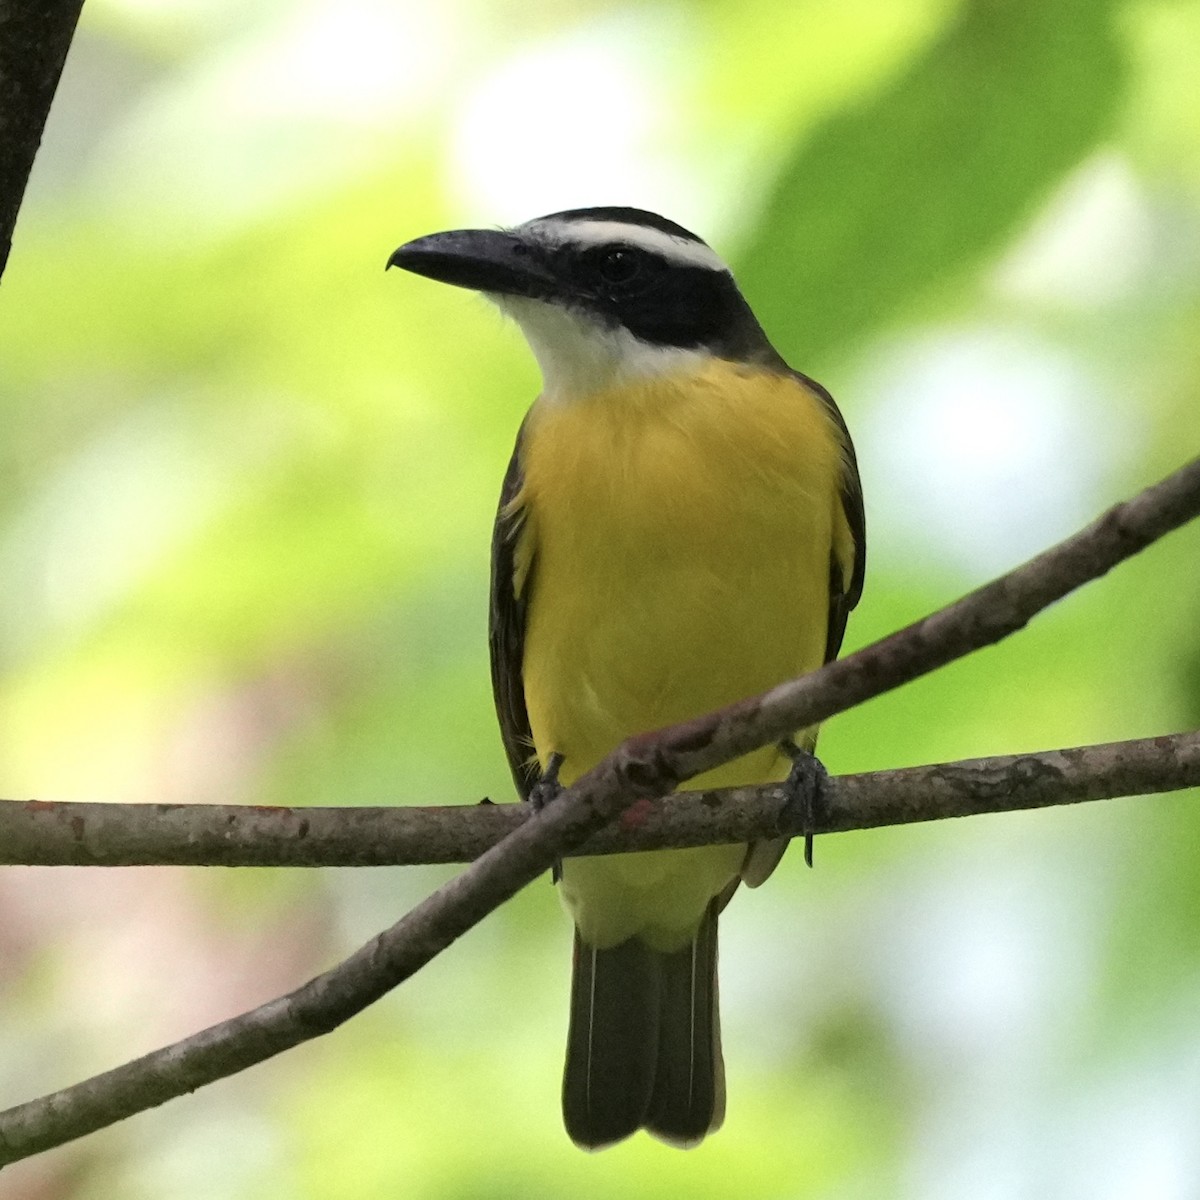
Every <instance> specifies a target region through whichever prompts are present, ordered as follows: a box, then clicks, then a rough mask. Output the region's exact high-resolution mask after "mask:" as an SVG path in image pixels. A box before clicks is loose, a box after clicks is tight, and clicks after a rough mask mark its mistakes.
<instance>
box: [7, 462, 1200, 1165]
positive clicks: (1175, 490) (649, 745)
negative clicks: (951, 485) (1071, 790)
mask: <svg viewBox="0 0 1200 1200" xmlns="http://www.w3.org/2000/svg"><path fill="white" fill-rule="evenodd" d="M1197 513H1200V459H1197V460H1196V461H1194V462H1192V463H1190V464H1189V465H1188V466H1186V467H1183V468H1181V469H1180V470H1178V471H1176V472H1175V473H1174V474H1173V475H1170V476H1168V477H1167V478H1166V479H1165V480H1163V481H1162V482H1161V483H1159V484H1156V485H1155V486H1153V487H1150V488H1147V489H1146V490H1145V491H1144V492H1142V493H1140V494H1139V495H1138V496H1136V497H1134V498H1133V499H1132V500H1129V501H1127V502H1126V503H1124V504H1119V505H1117V506H1116V507H1115V508H1113V509H1110V510H1109V512H1107V513H1106V514H1105V515H1104V516H1103V517H1101V518H1100V519H1099V520H1098V521H1096V522H1094V523H1093V524H1092V525H1090V526H1088V528H1087V529H1085V530H1083V531H1082V532H1081V533H1079V534H1076V535H1075V536H1074V537H1072V538H1069V539H1068V540H1067V541H1065V542H1062V543H1060V544H1059V545H1058V546H1056V547H1054V548H1053V549H1051V550H1048V551H1046V552H1045V553H1043V554H1040V555H1038V557H1037V558H1035V559H1032V560H1031V561H1030V562H1029V563H1026V564H1025V565H1024V566H1023V567H1019V568H1017V569H1016V570H1015V571H1012V572H1010V573H1009V574H1008V575H1005V576H1002V577H1001V578H1000V579H998V580H996V581H995V582H993V583H991V584H989V585H987V587H984V588H981V589H979V590H978V591H976V592H973V593H971V594H970V595H969V596H967V597H965V598H964V599H962V600H960V601H958V602H957V603H955V604H952V605H950V606H949V607H948V608H945V609H942V610H941V612H939V613H935V614H934V615H933V616H931V617H927V618H925V620H923V621H919V622H917V623H916V624H915V625H911V626H909V627H908V628H907V629H905V630H902V631H901V632H900V633H898V634H893V635H892V636H891V637H889V638H886V639H884V640H883V641H882V642H878V643H876V644H875V645H874V646H870V647H868V648H867V649H865V650H860V651H858V652H857V653H856V654H853V655H851V656H850V657H849V658H846V659H843V660H842V661H841V662H837V663H831V664H829V665H827V666H825V667H822V668H821V669H820V670H819V671H815V672H813V673H812V674H811V675H809V676H806V677H805V678H803V679H799V680H794V681H792V682H791V683H786V684H783V685H781V686H780V687H777V688H774V689H773V690H772V691H770V692H768V693H766V694H765V695H763V696H759V697H756V698H754V699H752V700H747V701H744V702H742V703H740V704H735V705H732V706H730V707H729V708H727V709H723V710H722V711H720V712H718V713H714V714H711V715H710V716H707V717H704V718H701V719H698V720H695V721H689V722H686V723H685V724H683V725H678V726H674V727H672V728H671V729H666V730H661V731H659V732H657V733H651V734H644V735H642V736H639V737H634V738H630V739H629V740H628V741H626V742H624V743H623V744H622V745H621V746H619V747H617V749H616V750H614V751H613V753H612V754H610V755H609V756H608V757H607V758H605V759H604V760H603V761H602V762H600V763H599V764H598V765H597V766H596V767H594V768H593V769H592V770H590V771H588V772H587V773H586V774H584V775H582V776H580V778H579V779H577V780H576V781H575V782H574V783H573V784H572V785H571V787H569V788H568V789H567V790H566V791H565V792H564V793H563V794H562V795H561V796H560V797H559V798H558V799H557V800H556V801H555V802H554V803H553V804H551V805H548V806H547V807H546V808H545V809H543V810H542V811H541V812H540V813H538V814H537V815H536V816H533V817H531V818H529V819H528V820H526V821H525V822H524V823H523V824H521V826H520V827H519V828H517V829H515V830H514V831H512V832H511V833H509V834H508V835H507V836H506V837H504V838H503V840H501V841H500V842H498V843H497V844H496V845H494V846H493V847H492V848H491V849H490V850H486V851H485V852H484V853H483V854H482V855H481V856H480V857H479V858H477V859H476V860H475V861H474V862H473V863H472V864H471V865H470V866H469V867H468V868H467V869H466V870H465V871H463V872H462V873H461V874H460V875H458V876H457V877H456V878H454V879H452V880H450V882H448V883H446V884H444V885H443V886H442V887H440V888H439V889H438V890H437V891H436V892H434V893H433V894H432V895H431V896H429V897H428V898H427V899H426V900H425V901H423V902H422V903H421V904H419V905H418V906H417V907H416V908H414V909H413V910H412V911H411V912H410V913H408V914H407V915H406V916H404V917H402V918H401V919H400V920H399V921H398V922H397V923H396V924H395V925H393V926H392V927H391V928H390V929H388V930H385V931H384V932H383V933H381V934H379V935H378V936H377V937H375V938H373V939H372V940H371V941H370V942H368V943H367V945H366V946H364V947H362V948H361V949H360V950H358V951H357V952H355V953H354V954H352V955H351V956H350V957H349V958H348V959H346V960H345V961H344V962H342V963H340V964H339V965H338V966H336V967H334V968H333V969H332V970H330V971H326V972H325V973H324V974H322V975H319V976H317V977H316V978H315V979H313V980H310V981H309V982H308V983H306V984H304V985H303V986H302V987H300V988H297V989H296V990H295V991H293V992H290V993H289V994H288V995H286V996H283V997H281V998H279V999H277V1000H273V1001H271V1002H269V1003H268V1004H265V1005H262V1006H261V1007H259V1008H256V1009H254V1010H252V1011H251V1012H248V1013H244V1014H242V1015H241V1016H238V1017H234V1018H232V1019H231V1020H229V1021H225V1022H222V1023H221V1024H219V1025H214V1026H212V1027H211V1028H210V1029H206V1030H203V1031H202V1032H200V1033H198V1034H195V1035H193V1036H192V1037H189V1038H185V1039H183V1040H182V1041H180V1042H176V1043H175V1044H174V1045H171V1046H167V1047H164V1048H163V1049H161V1050H157V1051H154V1052H153V1053H151V1054H147V1055H145V1056H143V1057H142V1058H139V1059H135V1060H134V1061H133V1062H129V1063H126V1064H124V1065H123V1066H120V1067H117V1068H116V1069H114V1070H112V1071H107V1072H105V1073H104V1074H102V1075H97V1076H94V1077H93V1078H91V1079H87V1080H84V1081H83V1082H82V1083H78V1084H75V1085H74V1086H73V1087H69V1088H65V1089H63V1090H62V1091H59V1092H54V1093H52V1094H50V1095H48V1096H43V1097H41V1098H40V1099H37V1100H31V1101H29V1102H28V1103H26V1104H21V1105H18V1106H17V1107H15V1108H11V1109H8V1110H7V1111H5V1112H3V1113H0V1164H3V1163H5V1162H12V1161H15V1160H16V1159H19V1158H23V1157H26V1156H27V1155H30V1154H35V1153H37V1152H39V1151H41V1150H46V1149H49V1148H50V1147H51V1146H57V1145H61V1144H62V1143H63V1142H66V1141H70V1140H71V1139H73V1138H77V1137H80V1136H82V1135H83V1134H85V1133H90V1132H92V1131H93V1130H96V1129H100V1128H102V1127H103V1126H105V1125H111V1124H113V1123H114V1122H116V1121H119V1120H121V1119H123V1118H125V1117H128V1116H131V1115H132V1114H133V1113H136V1112H141V1111H143V1110H145V1109H147V1108H151V1107H154V1106H155V1105H158V1104H161V1103H163V1102H164V1101H165V1100H168V1099H171V1098H172V1097H174V1096H179V1095H183V1094H184V1093H186V1092H190V1091H194V1090H195V1089H196V1088H198V1087H200V1086H202V1085H203V1084H206V1083H211V1082H212V1081H214V1080H216V1079H220V1078H222V1077H224V1076H226V1075H232V1074H233V1073H234V1072H236V1071H240V1070H244V1069H245V1068H246V1067H249V1066H252V1065H253V1064H255V1063H258V1062H262V1061H263V1060H264V1059H266V1058H269V1057H271V1056H272V1055H275V1054H278V1053H280V1052H281V1051H283V1050H286V1049H288V1048H289V1047H291V1046H295V1045H297V1044H298V1043H300V1042H302V1041H305V1040H306V1039H309V1038H313V1037H317V1036H319V1035H320V1034H323V1033H327V1032H329V1031H330V1030H331V1029H334V1028H336V1027H337V1026H338V1025H340V1024H341V1023H342V1022H344V1021H346V1020H347V1019H348V1018H349V1017H351V1016H353V1015H354V1014H355V1013H357V1012H359V1011H361V1010H362V1009H363V1008H364V1007H366V1005H368V1004H370V1003H372V1002H373V1001H374V1000H377V999H378V998H379V997H380V996H382V995H384V994H385V993H386V992H387V991H389V990H390V989H391V988H393V987H395V986H396V985H397V984H398V983H400V982H402V981H403V980H404V979H407V978H408V977H409V976H410V975H412V974H413V972H414V971H416V970H418V969H419V968H420V967H421V966H423V965H424V964H425V963H427V962H429V961H430V960H431V959H432V958H433V957H434V956H436V955H437V954H438V953H440V952H441V951H442V950H443V949H445V948H446V947H447V946H449V945H450V944H451V942H453V941H454V940H455V939H456V938H458V937H459V936H460V935H461V934H463V933H464V932H466V930H468V929H469V928H470V927H471V926H472V925H474V924H476V923H477V922H478V921H480V920H482V919H483V917H484V916H486V915H487V914H488V913H489V912H490V911H492V909H494V908H496V907H497V906H499V905H500V904H502V903H503V902H504V901H505V900H507V899H508V898H509V897H510V896H512V895H513V894H515V893H516V892H517V891H519V890H520V889H521V888H522V887H524V886H525V885H526V884H527V883H529V882H531V881H532V880H533V879H535V878H536V877H537V876H538V875H540V874H542V873H543V872H544V871H546V870H547V869H548V868H549V866H550V864H551V863H552V862H554V860H555V859H557V858H559V857H561V856H562V855H564V854H568V853H570V852H571V851H572V850H573V849H575V848H576V847H578V846H580V845H582V844H583V842H584V841H586V840H587V838H589V837H590V836H592V835H593V834H595V833H596V832H598V831H599V830H600V829H601V828H603V827H604V826H605V825H607V824H609V823H610V822H611V821H613V820H615V819H616V818H617V817H619V816H620V815H621V814H622V813H624V812H625V811H626V810H629V809H631V808H632V807H633V806H634V805H636V804H638V802H639V801H642V800H649V799H653V798H654V797H656V796H661V795H664V794H666V793H667V792H670V791H672V790H673V789H674V787H675V786H676V785H677V784H678V783H679V782H681V781H682V780H684V779H687V778H690V777H691V776H692V775H696V774H699V773H700V772H702V771H705V770H708V769H710V768H712V767H715V766H718V765H720V764H721V763H724V762H729V761H731V760H733V759H734V758H737V757H739V756H740V755H742V754H745V753H748V752H749V751H751V750H754V749H755V748H757V747H759V746H765V745H768V744H770V743H772V742H775V741H778V740H780V739H782V738H783V737H785V736H787V735H788V734H790V733H791V732H792V731H793V730H796V729H800V728H804V727H806V726H809V725H813V724H816V723H817V722H819V721H822V720H825V719H826V718H828V717H830V716H833V715H834V714H835V713H838V712H841V711H843V710H844V709H847V708H850V707H851V706H853V705H855V704H859V703H861V702H863V701H864V700H869V699H871V698H872V697H874V696H877V695H879V694H881V693H882V692H885V691H888V690H890V689H891V688H895V687H898V686H900V684H902V683H907V682H908V681H910V680H912V679H915V678H917V677H918V676H919V675H922V674H925V673H926V672H928V671H932V670H934V669H935V668H937V667H940V666H943V665H945V664H946V663H947V662H950V661H951V660H952V659H955V658H960V657H962V656H963V655H965V654H968V653H970V652H971V651H972V650H976V649H978V648H980V647H981V646H986V645H991V644H992V643H993V642H996V641H999V640H1000V638H1002V637H1004V636H1006V635H1007V634H1008V633H1011V632H1013V631H1014V630H1016V629H1019V628H1021V626H1023V625H1024V624H1025V623H1026V622H1027V621H1028V620H1029V619H1030V618H1031V617H1032V616H1033V615H1034V614H1035V613H1036V612H1038V611H1039V610H1040V609H1042V608H1045V607H1046V606H1047V605H1049V604H1051V603H1053V602H1054V601H1055V600H1058V599H1060V598H1061V597H1062V596H1064V595H1066V594H1067V593H1068V592H1069V591H1071V590H1073V589H1074V588H1076V587H1079V586H1080V585H1081V584H1083V583H1085V582H1087V580H1089V579H1093V578H1095V577H1096V576H1098V575H1102V574H1103V573H1104V572H1105V571H1107V570H1109V569H1110V568H1111V567H1112V566H1114V565H1115V564H1116V563H1118V562H1120V561H1122V560H1123V559H1125V558H1128V557H1129V556H1130V555H1132V554H1135V553H1136V552H1137V551H1138V550H1140V549H1142V548H1143V547H1145V546H1146V545H1147V544H1149V543H1150V542H1151V541H1153V540H1154V539H1155V538H1157V537H1161V536H1162V535H1163V534H1165V533H1167V532H1169V531H1170V530H1172V529H1175V528H1177V527H1178V526H1179V525H1181V524H1183V523H1184V522H1185V521H1187V520H1189V519H1190V518H1192V517H1194V516H1196V515H1197ZM1066 753H1068V754H1069V753H1071V752H1066ZM1014 769H1016V768H1014ZM1018 774H1019V771H1018ZM984 790H986V789H984ZM635 811H637V812H638V813H639V815H640V814H641V812H642V811H643V808H642V807H639V808H638V809H637V810H635ZM901 811H903V806H901ZM634 823H635V824H636V823H637V822H636V821H635V822H634Z"/></svg>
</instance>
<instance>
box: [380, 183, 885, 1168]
mask: <svg viewBox="0 0 1200 1200" xmlns="http://www.w3.org/2000/svg"><path fill="white" fill-rule="evenodd" d="M388 266H389V267H392V266H395V267H400V268H402V269H403V270H406V271H409V272H414V273H416V274H417V275H421V276H425V277H427V278H429V279H432V280H436V281H439V282H442V283H447V284H453V285H457V286H459V287H463V288H468V289H472V290H474V291H477V292H479V293H482V294H483V295H484V296H486V297H487V298H489V299H490V300H492V301H494V302H495V303H496V304H497V305H498V306H499V308H500V309H501V310H502V312H504V313H505V314H507V315H508V316H509V317H511V318H512V319H513V320H515V322H516V323H517V325H518V326H519V327H520V329H521V331H522V333H523V334H524V336H525V339H526V341H527V342H528V345H529V348H530V349H531V350H532V353H533V356H534V358H535V359H536V361H537V364H538V366H539V367H540V370H541V375H542V389H541V393H540V395H538V397H537V398H536V400H535V401H534V403H533V405H532V407H531V408H530V409H529V410H528V412H527V414H526V416H525V418H524V420H523V422H522V423H521V425H520V428H519V431H518V434H517V439H516V445H515V447H514V449H513V453H512V457H511V459H510V460H509V464H508V469H507V471H506V473H505V475H504V480H503V485H502V488H501V495H500V502H499V507H498V511H497V513H496V518H495V525H494V529H493V535H492V544H491V592H490V613H489V648H490V659H491V672H492V684H493V692H494V697H495V703H496V710H497V714H498V718H499V724H500V731H501V736H502V740H503V743H504V749H505V752H506V755H507V758H508V763H509V766H510V768H511V771H512V775H513V779H514V781H515V784H516V787H517V791H518V793H519V794H520V796H521V797H522V799H525V800H532V801H534V802H535V803H537V804H539V805H540V804H544V803H546V802H549V803H553V796H554V794H555V793H556V791H557V789H559V788H561V787H566V786H569V785H570V784H571V782H572V781H574V780H575V779H577V778H578V777H579V776H580V775H582V774H583V773H584V772H586V771H588V770H589V769H590V768H592V767H594V766H595V765H596V764H597V763H598V762H599V761H600V760H601V759H603V758H604V757H605V756H606V755H608V754H609V753H610V752H612V751H613V750H614V749H616V747H617V746H619V745H620V744H621V743H622V742H623V741H624V740H625V739H626V738H629V737H631V736H634V735H637V734H641V733H644V732H646V731H649V730H653V729H657V728H661V727H663V726H667V725H671V724H675V723H677V722H680V721H684V720H687V719H689V718H693V717H696V716H699V715H701V714H704V713H707V712H709V711H712V710H715V709H718V708H720V707H722V706H724V705H727V704H730V703H732V702H734V701H737V700H740V699H743V698H745V697H747V696H750V695H753V694H757V693H759V692H763V691H765V690H767V689H768V688H770V687H772V686H774V685H775V684H778V683H780V682H782V681H783V680H785V679H790V678H793V677H796V676H799V675H802V674H804V673H806V672H808V671H812V670H815V669H816V668H818V667H820V666H821V665H822V664H823V663H825V662H828V661H830V660H831V659H833V658H835V657H836V655H837V653H838V650H839V648H840V646H841V642H842V638H843V634H844V632H845V628H846V621H847V617H848V615H849V613H850V611H851V610H852V609H853V608H854V607H855V605H856V604H857V603H858V600H859V597H860V595H861V593H862V588H863V578H864V572H865V564H866V533H865V517H864V509H863V495H862V486H861V483H860V478H859V472H858V466H857V462H856V458H855V452H854V446H853V444H852V442H851V439H850V434H849V432H848V430H847V428H846V423H845V421H844V420H843V418H842V415H841V413H840V412H839V410H838V407H837V405H836V404H835V403H834V401H833V398H832V397H831V396H830V394H829V392H828V391H826V390H825V388H824V387H822V386H821V385H820V384H818V383H816V382H815V381H814V380H813V379H811V378H809V377H808V376H806V375H803V374H801V373H800V372H798V371H795V370H793V369H791V368H790V367H789V366H788V365H787V364H786V363H785V362H784V360H783V358H782V357H781V356H780V355H779V353H778V352H777V351H776V350H775V349H774V347H773V346H772V344H771V342H770V340H769V338H768V336H767V334H766V332H765V331H764V330H763V328H762V326H761V325H760V324H759V322H758V320H757V319H756V317H755V316H754V313H753V311H752V310H751V308H750V306H749V304H748V303H747V301H746V300H745V299H744V298H743V296H742V294H741V292H740V291H739V289H738V286H737V284H736V282H735V281H734V278H733V275H732V273H731V271H730V268H729V267H728V266H727V265H726V263H725V262H724V261H723V260H722V259H721V258H720V257H719V256H718V255H717V253H716V252H715V251H714V250H713V249H712V248H711V247H710V246H709V245H708V244H707V243H706V242H704V241H703V240H702V239H701V238H699V237H698V236H697V235H696V234H694V233H692V232H690V231H689V230H687V229H685V228H684V227H683V226H681V225H678V224H676V223H675V222H673V221H670V220H668V219H666V218H665V217H661V216H659V215H657V214H655V213H652V212H647V211H645V210H642V209H638V208H630V207H620V206H608V207H595V208H581V209H573V210H569V211H564V212H556V213H551V214H549V215H548V216H543V217H538V218H536V219H534V220H531V221H527V222H525V223H524V224H521V225H517V226H515V227H512V228H495V229H457V230H450V231H447V232H443V233H434V234H430V235H426V236H423V237H418V238H416V239H415V240H412V241H409V242H407V243H405V244H404V245H402V246H401V247H400V248H399V249H397V250H396V251H395V252H394V253H393V254H392V255H391V257H390V258H389V260H388ZM815 739H816V730H815V729H809V730H798V731H797V732H796V735H795V737H794V738H793V739H791V740H789V741H788V742H784V743H781V744H780V745H773V746H768V747H766V748H764V749H762V750H758V751H755V752H754V753H751V754H747V755H745V756H743V757H741V758H739V759H737V760H735V761H734V762H731V763H729V764H727V765H725V766H723V767H720V768H717V769H715V770H711V771H708V772H706V773H704V774H702V775H699V776H697V777H696V778H694V779H692V780H690V781H688V782H687V783H686V784H685V786H686V787H688V788H696V789H703V788H716V787H728V786H736V785H746V784H761V783H778V782H783V783H785V784H786V785H789V786H791V785H797V786H798V785H799V783H800V781H801V780H802V778H804V766H805V762H806V760H807V761H808V763H810V764H811V762H813V761H815V760H812V759H811V754H812V752H813V750H814V748H815ZM809 778H811V776H810V777H809ZM785 847H786V839H785V840H769V841H763V842H758V843H754V844H751V845H749V846H747V845H734V846H705V847H698V848H694V849H673V850H658V851H650V852H644V853H620V854H614V855H609V856H591V857H587V856H584V857H573V858H567V859H565V860H564V861H563V862H562V863H560V864H559V865H558V867H557V868H556V871H555V875H556V878H557V882H558V884H559V888H560V891H561V895H562V899H563V901H564V904H565V907H566V909H567V911H568V913H569V914H570V916H571V917H572V919H573V920H574V924H575V938H574V956H573V970H572V985H571V1000H570V1015H569V1023H568V1025H569V1027H568V1034H567V1055H566V1066H565V1069H564V1073H563V1087H562V1107H563V1120H564V1124H565V1127H566V1131H567V1133H568V1135H569V1136H570V1138H571V1139H572V1140H573V1141H574V1142H575V1143H576V1145H578V1146H580V1147H582V1148H585V1149H589V1150H591V1149H600V1148H603V1147H605V1146H608V1145H611V1144H613V1143H615V1142H619V1141H621V1140H622V1139H624V1138H626V1137H628V1136H629V1135H631V1134H633V1133H634V1132H636V1131H637V1130H638V1129H643V1128H644V1129H645V1130H647V1131H648V1132H649V1133H650V1134H651V1135H652V1136H654V1137H656V1138H658V1139H659V1140H660V1141H663V1142H666V1143H668V1144H669V1145H673V1146H678V1147H684V1148H686V1147H692V1146H695V1145H697V1144H699V1143H700V1142H701V1141H702V1140H703V1139H704V1138H705V1137H706V1136H707V1135H708V1134H709V1133H711V1132H713V1131H714V1130H716V1129H717V1128H719V1127H720V1125H721V1123H722V1121H723V1119H724V1114H725V1070H724V1059H723V1055H722V1049H721V1039H720V1022H719V1015H718V1002H717V973H716V968H717V918H718V915H719V914H720V912H721V910H722V909H723V908H724V907H725V905H726V904H727V903H728V901H729V899H730V897H731V896H732V895H733V893H734V891H735V890H736V889H737V887H738V885H739V883H741V882H745V883H746V884H747V885H749V886H757V885H758V884H759V883H761V882H763V881H764V880H765V879H766V877H767V876H768V875H770V873H771V872H772V871H773V870H774V867H775V865H776V864H777V863H778V861H779V859H780V857H781V856H782V854H783V851H784V849H785ZM810 847H811V843H810Z"/></svg>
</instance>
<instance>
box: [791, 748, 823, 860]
mask: <svg viewBox="0 0 1200 1200" xmlns="http://www.w3.org/2000/svg"><path fill="white" fill-rule="evenodd" d="M783 752H784V753H785V754H786V755H787V756H788V757H789V758H790V759H791V760H792V769H791V770H790V771H789V772H788V777H787V779H786V780H784V783H783V794H784V800H783V812H782V813H781V816H782V818H783V821H784V823H785V825H786V827H787V828H790V829H798V830H799V831H800V833H802V834H803V835H804V863H805V866H808V867H811V866H812V865H813V832H814V827H815V825H816V816H817V813H818V812H819V811H821V810H822V809H823V807H824V806H823V800H824V793H825V784H826V781H827V780H828V779H829V773H828V772H827V771H826V770H825V767H824V765H823V764H822V762H821V760H820V759H819V758H817V756H816V755H815V754H813V753H812V752H811V751H810V750H802V749H801V748H800V747H799V746H797V745H796V744H795V742H790V741H789V742H784V743H783Z"/></svg>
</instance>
